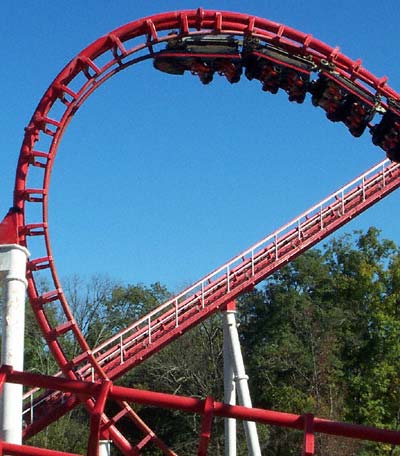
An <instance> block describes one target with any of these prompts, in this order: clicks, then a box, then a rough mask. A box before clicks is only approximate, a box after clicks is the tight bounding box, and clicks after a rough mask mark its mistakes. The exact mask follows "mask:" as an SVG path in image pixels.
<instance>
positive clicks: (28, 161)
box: [0, 9, 400, 455]
mask: <svg viewBox="0 0 400 456" xmlns="http://www.w3.org/2000/svg"><path fill="white" fill-rule="evenodd" d="M210 33H216V34H227V35H232V36H235V37H243V36H246V37H248V36H251V37H255V38H258V39H259V40H261V41H262V42H265V43H271V44H273V45H274V46H279V47H280V48H282V49H284V50H285V52H287V53H288V55H301V56H303V57H304V58H307V59H308V60H309V61H312V62H313V63H314V64H315V66H316V68H318V69H322V68H326V67H327V65H328V66H330V67H334V68H335V71H336V72H337V73H338V74H340V75H341V76H343V77H345V78H347V79H348V80H351V82H352V84H353V85H354V87H356V88H358V89H359V91H360V92H362V93H364V92H365V91H366V90H367V91H368V93H370V94H372V95H373V96H374V97H375V98H376V99H377V100H379V106H380V109H381V110H386V109H388V106H390V104H391V103H393V102H398V101H399V100H400V95H399V94H398V93H397V92H395V91H394V90H392V89H391V88H390V87H389V86H388V85H387V84H386V78H377V77H375V76H374V75H373V74H371V73H370V72H369V71H368V70H366V69H365V68H363V67H362V66H361V63H360V61H353V60H351V59H350V58H348V57H347V56H345V55H343V54H341V53H340V52H339V50H338V49H337V48H332V47H330V46H328V45H326V44H324V43H322V42H321V41H319V40H317V39H315V38H313V37H312V36H310V35H306V34H304V33H302V32H299V31H297V30H294V29H292V28H290V27H287V26H285V25H282V24H277V23H275V22H271V21H268V20H266V19H261V18H258V17H254V16H249V15H246V14H239V13H231V12H219V11H205V10H202V9H198V10H192V11H179V12H172V13H165V14H159V15H155V16H151V17H148V18H144V19H141V20H138V21H135V22H131V23H129V24H126V25H124V26H122V27H120V28H118V29H116V30H114V31H112V32H111V33H109V34H107V35H105V36H103V37H102V38H100V39H98V40H97V41H95V42H94V43H92V44H91V45H90V46H88V47H87V48H86V49H84V50H83V51H82V52H81V53H79V54H78V55H77V56H76V57H75V58H74V59H73V60H72V61H71V62H70V63H69V64H68V65H67V66H66V67H65V68H64V69H63V70H62V71H61V72H60V74H59V75H58V76H57V77H56V78H55V80H54V81H53V83H52V84H51V85H50V87H49V88H48V90H47V91H46V93H45V94H44V96H43V97H42V99H41V100H40V102H39V104H38V107H37V108H36V110H35V112H34V114H33V116H32V119H31V121H30V122H29V124H28V126H27V128H26V131H25V137H24V140H23V144H22V148H21V152H20V156H19V161H18V166H17V173H16V181H15V189H14V207H13V209H12V211H11V212H10V213H9V215H8V216H7V218H6V219H5V222H4V223H3V225H2V229H1V230H0V236H1V238H2V241H3V243H6V242H17V243H19V244H20V245H23V246H26V247H27V248H28V249H30V250H31V253H32V254H33V256H32V258H31V259H29V262H28V295H29V299H30V302H31V305H32V308H33V310H34V313H35V316H36V319H37V322H38V324H39V326H40V328H41V331H42V333H43V335H44V337H45V340H46V342H47V344H48V346H49V348H50V350H51V353H52V354H53V356H54V357H55V359H56V361H57V363H58V365H59V366H60V369H61V372H62V374H61V375H63V376H65V377H67V378H69V379H72V380H75V379H81V378H84V379H88V380H89V379H95V380H106V379H111V380H113V379H116V378H118V377H119V376H121V375H122V374H123V373H125V372H126V371H127V370H129V369H131V368H132V367H133V366H135V365H137V364H139V363H140V362H142V361H143V360H144V359H146V358H148V357H149V356H151V355H152V354H153V353H155V352H156V351H158V350H160V349H161V348H162V347H164V346H165V345H167V344H168V343H170V342H171V341H172V340H173V339H175V338H177V337H179V336H180V335H181V334H183V333H184V332H185V331H187V330H188V329H190V328H192V327H193V326H195V325H197V324H198V323H199V322H201V321H202V320H204V319H205V318H207V317H208V316H209V315H211V314H212V313H213V312H215V311H217V310H218V309H221V308H224V306H226V304H227V303H228V302H229V301H231V300H232V299H234V298H235V297H237V296H239V295H240V294H241V293H243V292H244V291H246V290H248V289H250V288H251V287H253V286H254V285H256V284H257V283H259V282H260V281H261V280H263V279H264V278H265V277H267V276H268V275H269V274H271V273H272V272H274V271H276V270H277V269H278V268H280V267H281V266H282V265H284V264H287V263H288V262H290V261H291V260H292V259H293V258H295V257H296V256H297V255H299V254H300V253H301V252H303V251H305V250H307V249H308V248H310V247H311V246H313V245H315V244H316V243H317V242H319V241H320V240H321V239H323V238H324V237H326V236H327V235H329V234H331V233H332V232H333V231H335V230H336V229H338V228H339V227H340V226H343V225H344V224H345V223H347V222H348V221H349V220H351V219H352V218H353V217H355V216H356V215H358V214H359V213H361V212H362V211H364V210H366V209H367V208H368V207H370V206H371V205H373V204H374V203H376V202H377V201H379V200H380V199H381V198H383V197H384V196H386V195H387V194H389V193H390V192H392V191H393V190H395V189H396V188H397V187H399V186H400V168H399V165H397V164H390V163H389V162H388V161H386V162H382V163H381V164H379V165H377V166H376V167H375V168H373V169H372V170H370V171H369V172H367V173H365V174H364V175H362V176H361V177H360V178H358V179H355V180H354V181H353V182H351V183H350V184H348V185H347V186H345V187H343V188H342V189H340V190H339V191H338V192H336V193H335V194H333V195H331V197H329V198H327V199H326V200H324V201H323V202H321V203H319V204H318V205H316V206H314V207H313V208H312V209H311V210H310V211H308V212H307V213H304V214H302V215H301V216H300V217H298V218H296V219H295V220H294V222H291V223H289V224H287V225H285V226H284V227H283V228H282V229H280V230H278V231H276V232H275V233H273V234H272V235H271V236H269V237H267V238H265V239H264V240H262V241H261V242H260V243H258V244H256V245H255V246H253V247H251V248H250V249H249V250H247V251H246V252H244V253H243V254H241V255H239V256H237V257H235V258H234V259H233V260H232V261H230V262H228V263H226V264H225V265H223V266H222V267H221V268H219V269H217V270H216V271H214V272H213V273H211V274H209V275H208V276H207V277H205V278H204V279H202V280H201V281H199V282H197V283H196V284H195V285H193V286H192V287H189V288H188V289H187V290H185V291H184V292H183V293H181V294H180V295H178V296H176V297H175V298H173V299H172V300H169V301H168V302H166V303H165V304H163V305H162V306H160V307H158V308H157V309H155V310H154V311H152V312H151V313H149V314H148V315H147V316H145V317H143V318H141V319H140V320H139V321H137V322H135V323H133V324H132V325H130V326H129V327H128V328H127V329H126V330H124V331H121V332H120V333H119V334H117V335H116V336H115V337H113V338H112V339H110V340H109V341H107V342H106V343H104V344H102V345H101V346H100V347H98V348H96V349H94V350H93V349H91V347H89V346H88V344H87V342H86V340H85V338H84V337H83V335H82V333H81V331H80V329H79V327H78V326H77V324H76V321H75V319H74V315H73V314H72V312H71V310H70V307H69V305H68V302H67V299H66V297H65V294H64V292H63V290H62V286H61V283H60V281H59V279H58V276H57V272H56V267H55V262H54V259H53V255H52V249H51V243H50V235H49V226H48V198H49V188H50V176H51V171H52V167H53V163H54V160H55V157H56V154H57V150H58V146H59V144H60V142H61V139H62V136H63V134H64V132H65V129H66V127H67V126H68V124H69V122H70V121H71V119H72V117H73V116H74V114H75V112H76V111H77V110H78V109H79V107H80V106H81V105H82V104H83V103H84V102H85V100H86V99H87V98H88V97H89V96H90V95H91V94H92V93H93V92H94V91H95V90H96V89H97V88H98V87H99V86H100V85H101V84H103V83H104V82H105V81H106V80H108V79H109V78H110V77H112V76H113V75H115V74H116V73H118V72H119V71H122V70H124V69H126V68H128V67H130V66H132V65H135V64H138V63H139V62H141V61H143V60H146V59H152V58H154V57H155V56H156V55H157V54H158V52H159V51H160V50H162V47H163V45H165V43H166V42H167V41H168V40H170V39H171V38H174V37H182V36H188V35H206V34H210ZM318 71H319V70H318ZM12 221H15V223H16V227H17V232H16V233H15V232H13V223H12ZM10 227H11V228H10ZM31 245H32V246H33V248H31ZM41 273H47V275H48V276H49V277H50V278H51V281H52V285H51V291H48V292H45V293H41V292H40V291H39V286H38V284H37V281H38V276H39V275H40V274H41ZM54 309H57V311H58V313H59V315H62V317H61V319H60V320H59V321H58V322H57V323H56V324H54V323H53V324H52V323H51V322H50V318H49V311H50V310H54ZM65 337H68V338H74V339H75V341H76V342H77V345H78V346H79V347H80V353H79V355H78V356H76V357H74V358H73V359H69V358H68V357H67V356H66V352H65V350H64V349H63V343H64V340H65ZM61 399H62V403H61ZM81 400H83V399H82V398H81V399H78V398H77V396H75V395H73V394H70V395H68V394H67V395H66V396H65V395H63V396H62V398H61V395H60V394H50V395H47V396H46V400H45V404H46V405H45V407H46V412H45V413H44V411H43V410H44V409H43V405H38V406H37V408H36V412H35V413H34V412H33V411H32V410H33V409H31V412H30V413H31V417H30V418H31V419H29V418H28V417H27V418H26V421H27V422H28V423H30V424H29V425H28V427H27V429H26V435H32V434H33V433H35V432H37V431H38V430H40V429H42V428H43V427H44V426H46V425H47V424H49V423H50V422H52V421H54V420H55V419H57V418H58V417H60V416H62V415H63V414H64V413H65V412H66V411H68V410H70V409H71V408H73V407H74V406H75V405H77V404H78V403H79V402H80V401H81ZM84 402H85V405H86V407H87V409H88V410H89V412H91V413H96V411H97V410H98V408H96V401H95V400H94V399H86V400H84ZM49 406H51V409H49ZM120 406H121V412H120V413H118V415H117V416H116V417H114V418H112V419H111V418H108V417H107V416H106V415H105V414H104V413H103V414H102V415H101V421H102V425H104V426H107V429H108V432H109V436H110V438H111V439H112V440H113V441H114V443H115V445H116V446H117V447H118V449H119V450H120V451H121V452H122V453H123V454H139V452H140V449H141V448H142V447H143V446H144V445H146V443H147V442H148V441H152V442H153V443H154V444H156V445H157V446H158V447H159V448H160V449H161V450H162V451H163V452H164V453H165V454H169V455H173V454H175V453H174V452H173V451H172V450H169V449H168V448H167V447H166V446H165V445H164V444H163V443H162V442H161V441H159V439H157V437H156V436H155V435H154V433H152V431H151V430H150V429H149V428H148V427H147V426H146V424H145V423H143V422H142V421H141V420H140V418H139V417H138V416H137V415H136V414H135V412H134V411H133V410H132V409H131V408H130V407H129V406H128V404H126V403H125V402H120ZM49 410H51V412H50V413H49ZM122 416H129V417H130V418H131V419H132V420H133V421H134V423H135V424H136V425H137V426H138V427H139V429H141V430H142V432H143V434H144V438H143V440H142V441H141V442H139V443H138V444H136V445H134V446H132V444H131V443H130V442H128V441H127V439H126V438H125V437H124V436H123V435H122V434H121V432H120V431H119V430H118V428H117V424H118V420H119V419H120V418H121V417H122Z"/></svg>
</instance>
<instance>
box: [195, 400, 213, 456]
mask: <svg viewBox="0 0 400 456" xmlns="http://www.w3.org/2000/svg"><path fill="white" fill-rule="evenodd" d="M213 415H214V400H213V398H212V397H210V396H208V397H206V399H205V400H204V410H203V419H202V422H201V431H200V441H199V448H198V451H197V454H198V456H207V448H208V445H209V443H210V439H211V426H212V420H213Z"/></svg>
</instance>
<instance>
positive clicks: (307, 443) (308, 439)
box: [303, 413, 315, 456]
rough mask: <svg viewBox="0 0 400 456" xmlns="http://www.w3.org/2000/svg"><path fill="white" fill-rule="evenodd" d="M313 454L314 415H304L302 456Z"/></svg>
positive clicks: (311, 455)
mask: <svg viewBox="0 0 400 456" xmlns="http://www.w3.org/2000/svg"><path fill="white" fill-rule="evenodd" d="M314 452H315V435H314V415H312V414H311V413H307V414H305V415H304V445H303V456H313V455H314Z"/></svg>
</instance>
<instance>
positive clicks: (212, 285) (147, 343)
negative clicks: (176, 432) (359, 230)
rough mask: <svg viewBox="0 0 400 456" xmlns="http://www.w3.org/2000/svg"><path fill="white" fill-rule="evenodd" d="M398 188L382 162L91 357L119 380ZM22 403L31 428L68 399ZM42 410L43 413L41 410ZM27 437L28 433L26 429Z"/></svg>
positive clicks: (393, 168)
mask: <svg viewBox="0 0 400 456" xmlns="http://www.w3.org/2000/svg"><path fill="white" fill-rule="evenodd" d="M399 186H400V165H399V164H390V162H389V161H388V160H384V161H383V162H381V163H379V164H378V165H376V166H375V167H373V168H372V169H370V170H369V171H367V172H366V173H364V174H362V175H361V176H359V177H358V178H356V179H354V180H353V181H351V182H350V183H349V184H347V185H345V186H344V187H342V188H341V189H339V190H338V191H336V192H335V193H333V194H332V195H330V196H328V197H327V198H325V199H324V200H323V201H321V202H319V203H318V204H316V205H315V206H313V207H312V208H310V209H309V210H308V211H306V212H304V213H303V214H301V215H299V216H298V217H297V218H295V219H294V220H292V221H291V222H289V223H287V224H286V225H284V226H283V227H281V228H280V229H278V230H277V231H275V232H274V233H272V234H270V235H269V236H267V237H266V238H264V239H262V240H261V241H260V242H258V243H257V244H255V245H254V246H252V247H250V248H249V249H247V250H246V251H244V252H242V253H241V254H240V255H238V256H236V257H235V258H233V259H232V260H230V261H229V262H227V263H225V264H224V265H223V266H221V267H220V268H218V269H217V270H215V271H214V272H212V273H211V274H208V275H207V276H206V277H204V278H203V279H201V280H200V281H198V282H196V283H195V284H194V285H192V286H191V287H189V288H187V289H186V290H184V291H183V292H182V293H180V294H179V295H177V296H175V297H173V298H172V299H170V300H168V301H167V302H165V303H164V304H162V305H161V306H159V307H157V308H156V309H154V310H152V311H151V312H150V313H148V314H147V315H145V316H143V317H142V318H140V319H139V320H138V321H136V322H134V323H133V324H131V325H130V326H128V327H127V328H126V329H124V330H122V331H120V332H119V333H117V334H115V335H114V336H113V337H111V338H110V339H109V340H108V341H106V342H104V343H103V344H101V345H100V346H98V347H97V348H96V349H95V350H93V351H92V352H91V355H92V356H93V357H94V358H95V359H96V362H97V363H98V365H99V366H101V368H102V369H103V371H104V372H105V373H106V375H107V377H108V378H109V379H111V380H116V379H118V378H119V377H120V376H121V375H123V374H124V373H125V372H127V371H128V370H130V369H131V368H132V367H134V366H137V365H138V364H140V363H141V362H143V361H144V360H145V359H147V358H148V357H149V356H151V355H152V354H154V353H156V352H158V351H159V350H160V349H161V348H162V347H163V346H165V345H166V344H168V343H170V342H171V341H172V340H174V339H176V338H177V337H179V336H180V335H182V334H183V333H185V332H186V331H188V330H189V329H190V328H192V327H193V326H195V325H197V324H198V323H200V322H201V321H203V320H204V319H205V318H207V317H208V316H210V315H211V314H212V313H214V312H216V311H217V310H219V309H223V308H225V307H226V305H227V304H228V303H229V302H230V301H232V300H234V299H235V298H237V297H238V296H240V295H241V294H242V293H243V292H245V291H246V290H249V289H252V288H253V287H254V286H255V285H256V284H257V283H259V282H260V281H262V280H264V279H265V278H266V277H268V276H269V275H271V274H272V273H273V272H275V271H276V270H277V269H279V268H280V267H282V266H283V265H285V264H287V263H289V262H290V261H292V260H293V259H294V258H295V257H297V256H298V255H300V254H301V253H302V252H304V251H305V250H307V249H309V248H310V247H312V246H313V245H315V244H316V243H317V242H319V241H321V240H322V239H324V238H325V237H327V236H329V235H330V234H331V233H332V232H334V231H335V230H337V229H338V228H340V227H341V226H343V225H344V224H345V223H347V222H349V221H350V220H352V219H353V218H354V217H356V216H357V215H359V214H360V213H362V212H363V211H365V210H366V209H367V208H368V207H370V206H371V205H373V204H375V203H376V202H377V201H379V200H380V199H382V198H383V197H384V196H386V195H388V194H389V193H391V192H392V191H394V190H395V189H396V188H398V187H399ZM76 366H78V364H76ZM75 372H76V374H77V375H78V377H79V378H81V379H84V380H87V381H96V380H99V377H98V375H97V374H96V372H95V370H94V368H93V366H92V364H91V363H88V362H86V363H85V364H84V365H83V366H82V367H80V368H78V369H77V370H76V371H75ZM58 375H61V372H60V373H59V374H58ZM35 392H36V391H35ZM26 399H27V400H28V402H27V408H26V411H25V413H27V414H30V417H29V418H28V419H26V420H25V421H26V422H28V421H29V422H34V420H33V418H34V417H35V416H39V417H40V416H43V417H45V418H44V419H42V420H40V418H38V420H37V421H36V422H35V423H34V424H33V427H35V428H36V429H38V428H39V427H41V426H42V425H46V424H48V420H49V418H48V413H47V412H48V410H49V409H50V410H52V411H53V412H54V413H55V414H56V416H58V415H59V414H64V413H65V412H66V411H68V410H69V409H70V408H69V406H65V405H64V402H65V401H66V399H67V397H66V396H65V395H62V394H60V393H59V392H49V393H47V394H44V395H43V396H41V397H40V398H39V399H38V400H37V401H35V402H33V396H32V394H27V396H26ZM29 401H32V403H30V402H29ZM74 404H75V403H71V405H74ZM36 407H37V409H38V410H37V413H36V412H35V408H36ZM41 407H43V409H44V411H43V410H42V411H41V410H40V408H41ZM27 432H32V430H30V429H29V426H28V428H27Z"/></svg>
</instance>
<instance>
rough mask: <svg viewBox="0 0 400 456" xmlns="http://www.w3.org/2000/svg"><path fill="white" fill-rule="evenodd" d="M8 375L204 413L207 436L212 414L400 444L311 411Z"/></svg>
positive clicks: (386, 434) (396, 435) (392, 434)
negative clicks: (286, 409)
mask: <svg viewBox="0 0 400 456" xmlns="http://www.w3.org/2000/svg"><path fill="white" fill-rule="evenodd" d="M3 368H4V366H2V367H1V369H0V371H1V372H4V371H3ZM5 374H6V379H7V381H8V382H10V383H18V384H22V385H25V386H33V385H34V386H40V387H44V388H51V389H55V390H60V391H65V392H70V393H74V394H80V395H85V396H87V397H93V396H95V397H96V396H97V397H100V396H102V395H103V397H108V398H109V399H110V400H116V401H126V402H132V403H136V404H142V405H150V406H154V407H160V408H168V409H174V410H180V411H182V412H186V413H195V414H197V415H201V416H204V415H206V417H205V420H206V422H205V424H204V427H203V428H202V429H203V431H204V437H205V438H206V439H207V436H208V434H209V431H210V421H211V418H212V415H215V416H219V417H225V418H236V419H239V420H244V421H255V422H257V423H261V424H267V425H271V426H282V427H286V428H291V429H297V430H303V431H304V430H305V431H306V432H308V433H310V432H311V431H312V432H316V433H325V434H330V435H337V436H342V437H350V438H354V439H363V440H370V441H375V442H382V443H390V444H393V445H399V444H400V432H398V431H389V430H385V429H378V428H373V427H370V426H362V425H358V424H349V423H342V422H338V421H332V420H325V419H321V418H316V417H312V416H311V415H309V414H305V415H296V414H292V413H284V412H276V411H273V410H264V409H258V408H248V407H243V406H238V405H228V404H224V403H222V402H216V401H213V399H212V398H210V397H208V398H207V399H206V400H205V401H204V400H201V399H197V398H193V397H185V396H177V395H174V394H166V393H159V392H154V391H146V390H139V389H135V388H127V387H123V386H117V385H113V384H111V385H110V386H109V388H108V387H107V390H105V388H104V383H101V382H97V383H91V382H84V381H79V380H68V379H64V378H60V377H51V376H46V375H40V374H32V373H28V372H19V371H12V370H11V371H10V370H7V371H6V372H5ZM110 383H111V382H110ZM309 448H310V449H312V445H309Z"/></svg>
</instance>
